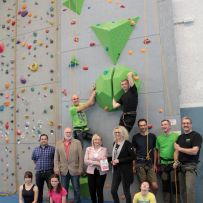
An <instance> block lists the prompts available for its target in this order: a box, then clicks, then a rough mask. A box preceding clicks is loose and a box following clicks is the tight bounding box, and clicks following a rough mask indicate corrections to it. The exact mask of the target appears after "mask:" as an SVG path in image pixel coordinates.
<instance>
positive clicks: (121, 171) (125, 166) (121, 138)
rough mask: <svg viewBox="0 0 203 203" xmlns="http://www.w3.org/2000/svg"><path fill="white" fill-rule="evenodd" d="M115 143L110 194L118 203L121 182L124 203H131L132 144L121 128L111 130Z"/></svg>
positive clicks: (124, 129)
mask: <svg viewBox="0 0 203 203" xmlns="http://www.w3.org/2000/svg"><path fill="white" fill-rule="evenodd" d="M113 135H114V139H115V142H114V144H113V152H112V165H113V179H112V185H111V194H112V197H113V200H114V202H115V203H119V202H120V200H119V197H118V193H117V192H118V187H119V185H120V183H121V182H122V186H123V192H124V194H125V198H126V203H131V202H132V200H131V194H130V185H131V184H132V183H133V164H132V163H133V159H134V151H133V147H132V144H131V143H130V142H129V141H128V140H127V139H128V131H127V130H126V128H125V127H123V126H118V127H116V128H115V129H114V130H113Z"/></svg>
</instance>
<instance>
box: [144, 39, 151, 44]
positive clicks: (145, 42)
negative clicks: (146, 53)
mask: <svg viewBox="0 0 203 203" xmlns="http://www.w3.org/2000/svg"><path fill="white" fill-rule="evenodd" d="M150 42H151V41H150V40H149V39H148V38H145V39H144V41H143V43H144V44H149V43H150Z"/></svg>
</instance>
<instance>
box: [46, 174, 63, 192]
mask: <svg viewBox="0 0 203 203" xmlns="http://www.w3.org/2000/svg"><path fill="white" fill-rule="evenodd" d="M52 178H57V179H58V181H59V183H58V185H57V187H56V192H57V193H60V192H61V190H62V185H61V183H60V178H59V175H57V174H53V175H51V177H50V179H49V182H50V183H49V184H50V186H49V191H52V190H53V189H54V188H53V186H52V185H51V179H52Z"/></svg>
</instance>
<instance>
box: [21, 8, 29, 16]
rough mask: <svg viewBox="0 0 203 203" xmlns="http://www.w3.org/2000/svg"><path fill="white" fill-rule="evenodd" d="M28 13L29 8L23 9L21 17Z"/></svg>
mask: <svg viewBox="0 0 203 203" xmlns="http://www.w3.org/2000/svg"><path fill="white" fill-rule="evenodd" d="M27 14H28V11H27V10H24V11H21V14H20V15H21V17H25V16H26V15H27Z"/></svg>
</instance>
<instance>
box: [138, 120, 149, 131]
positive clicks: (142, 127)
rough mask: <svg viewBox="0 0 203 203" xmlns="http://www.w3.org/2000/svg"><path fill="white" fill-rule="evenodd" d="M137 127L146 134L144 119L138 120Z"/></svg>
mask: <svg viewBox="0 0 203 203" xmlns="http://www.w3.org/2000/svg"><path fill="white" fill-rule="evenodd" d="M138 127H139V130H140V133H141V134H146V132H147V129H148V127H147V123H146V122H145V121H140V122H139V124H138Z"/></svg>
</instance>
